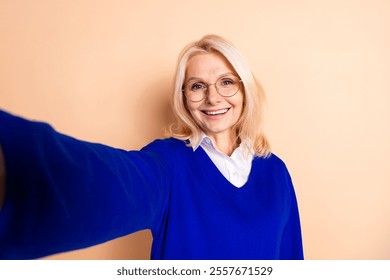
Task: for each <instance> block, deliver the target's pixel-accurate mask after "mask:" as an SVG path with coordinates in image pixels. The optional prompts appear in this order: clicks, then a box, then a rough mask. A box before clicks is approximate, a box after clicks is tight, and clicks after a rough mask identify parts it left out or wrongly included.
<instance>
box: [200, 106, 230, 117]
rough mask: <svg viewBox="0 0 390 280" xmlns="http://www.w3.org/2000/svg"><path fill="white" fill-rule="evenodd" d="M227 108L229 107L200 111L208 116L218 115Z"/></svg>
mask: <svg viewBox="0 0 390 280" xmlns="http://www.w3.org/2000/svg"><path fill="white" fill-rule="evenodd" d="M229 110H230V108H226V109H221V110H215V111H202V112H203V113H204V114H206V115H208V116H218V115H223V114H225V113H226V112H227V111H229Z"/></svg>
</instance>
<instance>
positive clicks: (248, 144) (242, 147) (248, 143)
mask: <svg viewBox="0 0 390 280" xmlns="http://www.w3.org/2000/svg"><path fill="white" fill-rule="evenodd" d="M189 141H190V142H191V146H192V150H193V151H194V152H195V151H196V150H197V149H198V148H199V147H200V145H201V144H203V145H208V146H210V147H213V148H214V149H216V148H215V146H214V143H213V140H212V139H211V138H210V137H208V136H207V135H206V134H205V133H204V132H202V134H201V137H200V138H199V141H195V139H194V138H190V139H189ZM245 148H247V149H248V150H249V151H250V154H252V155H254V154H255V151H254V149H253V145H252V141H251V140H249V139H246V140H243V141H242V142H241V144H240V146H239V147H238V148H237V149H240V150H242V151H243V150H245Z"/></svg>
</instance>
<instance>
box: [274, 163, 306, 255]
mask: <svg viewBox="0 0 390 280" xmlns="http://www.w3.org/2000/svg"><path fill="white" fill-rule="evenodd" d="M284 179H285V182H286V185H287V188H288V193H289V195H290V199H289V201H290V207H289V212H288V217H287V223H286V226H285V229H284V232H283V237H282V244H281V252H280V259H282V260H302V259H303V258H304V256H303V245H302V233H301V223H300V218H299V211H298V203H297V198H296V195H295V191H294V187H293V184H292V181H291V177H290V175H289V172H288V170H287V168H286V167H285V168H284Z"/></svg>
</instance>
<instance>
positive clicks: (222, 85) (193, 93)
mask: <svg viewBox="0 0 390 280" xmlns="http://www.w3.org/2000/svg"><path fill="white" fill-rule="evenodd" d="M241 82H242V80H240V79H239V78H238V77H237V76H235V75H226V76H222V77H220V78H219V79H218V80H217V81H216V82H215V83H214V84H208V83H205V82H203V81H190V82H188V83H187V84H185V85H184V88H183V92H184V94H185V96H186V97H187V98H188V99H189V100H190V101H192V102H200V101H202V100H203V99H205V97H206V96H207V92H208V91H209V86H214V87H215V89H216V91H217V92H218V94H219V95H221V96H223V97H232V96H233V95H235V94H236V93H237V92H238V91H239V90H240V86H241Z"/></svg>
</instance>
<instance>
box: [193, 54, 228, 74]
mask: <svg viewBox="0 0 390 280" xmlns="http://www.w3.org/2000/svg"><path fill="white" fill-rule="evenodd" d="M226 73H235V71H234V68H233V67H232V66H231V64H230V63H229V61H228V60H227V59H226V58H225V57H224V56H223V55H221V54H219V53H217V52H212V53H207V54H197V55H194V56H193V57H191V58H190V59H189V60H188V63H187V68H186V80H188V79H191V78H199V79H202V78H208V77H212V76H215V77H216V76H221V75H223V74H226Z"/></svg>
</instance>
